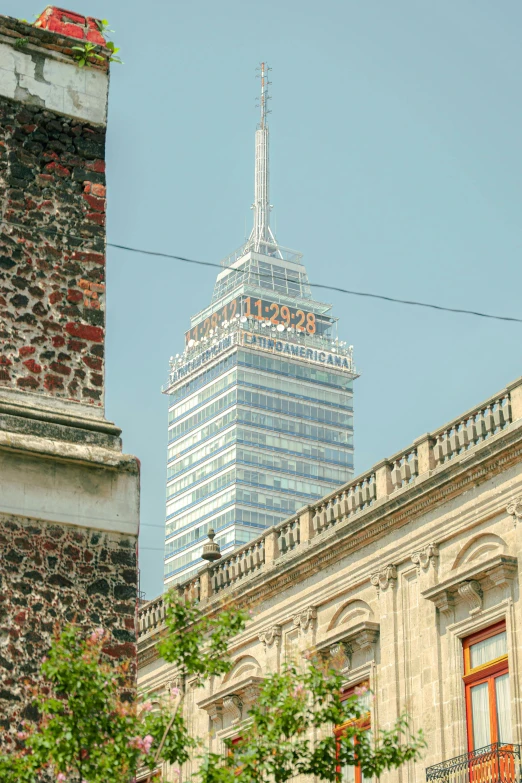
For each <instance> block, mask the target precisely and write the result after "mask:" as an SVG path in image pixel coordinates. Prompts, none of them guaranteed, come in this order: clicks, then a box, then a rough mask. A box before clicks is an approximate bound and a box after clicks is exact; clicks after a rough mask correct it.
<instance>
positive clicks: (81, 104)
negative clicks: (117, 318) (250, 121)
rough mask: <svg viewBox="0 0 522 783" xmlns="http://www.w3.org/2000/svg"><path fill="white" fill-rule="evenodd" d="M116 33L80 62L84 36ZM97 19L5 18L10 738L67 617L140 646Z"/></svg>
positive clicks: (133, 472) (1, 377)
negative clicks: (110, 340) (117, 397)
mask: <svg viewBox="0 0 522 783" xmlns="http://www.w3.org/2000/svg"><path fill="white" fill-rule="evenodd" d="M79 41H80V42H84V43H85V42H87V41H88V42H89V43H94V44H99V45H100V52H101V55H100V56H101V57H103V58H105V59H104V60H102V61H98V64H94V65H92V67H90V68H85V69H80V68H79V67H78V64H77V62H76V60H75V58H74V50H73V49H72V47H73V46H74V45H77V44H78V42H79ZM103 44H104V41H103V38H101V36H100V32H99V27H98V23H97V20H95V19H91V18H89V17H85V16H81V15H79V14H77V13H72V12H67V11H63V10H62V9H57V8H53V7H50V6H49V7H48V8H47V9H46V10H45V12H44V13H43V14H42V16H41V17H40V19H39V20H38V21H37V22H36V24H35V25H30V24H26V23H24V22H21V21H19V20H18V19H11V18H8V17H5V16H0V199H1V208H2V212H1V215H2V218H1V243H0V748H1V750H2V751H8V750H12V749H14V748H15V747H16V745H17V743H18V742H19V739H18V738H17V731H19V730H21V729H22V721H23V720H24V719H27V720H32V719H35V718H36V717H37V712H36V709H35V707H34V706H33V705H32V702H33V697H32V694H31V690H30V687H31V685H32V684H34V682H35V681H36V679H37V678H38V671H39V666H40V662H41V660H42V658H43V656H44V655H45V653H46V652H47V650H48V648H49V645H50V642H51V639H52V636H53V632H54V628H55V626H56V625H58V626H60V627H63V626H64V625H65V624H67V623H71V622H74V623H77V624H79V625H81V626H82V627H84V628H85V629H86V630H88V629H90V630H93V629H94V628H96V627H98V626H102V627H103V628H105V629H107V630H108V631H110V639H109V640H108V642H107V645H106V650H105V651H106V653H107V654H108V655H109V656H112V657H114V658H119V657H126V658H130V659H131V660H132V665H133V666H134V665H135V658H136V634H135V620H136V600H137V594H136V592H137V565H136V549H137V535H138V522H139V465H138V461H137V460H136V458H135V457H132V456H129V455H126V454H122V444H121V439H120V434H121V431H120V429H119V428H118V427H117V426H116V425H115V424H113V423H112V422H110V421H108V420H107V419H106V418H105V406H104V348H105V203H106V202H105V134H106V127H107V97H108V85H109V75H108V69H109V64H108V60H107V58H108V57H109V56H110V52H109V51H108V50H107V49H105V48H104V47H103Z"/></svg>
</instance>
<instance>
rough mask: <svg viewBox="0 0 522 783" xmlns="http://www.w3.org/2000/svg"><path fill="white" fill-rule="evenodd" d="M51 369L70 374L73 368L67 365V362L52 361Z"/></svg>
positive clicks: (62, 373)
mask: <svg viewBox="0 0 522 783" xmlns="http://www.w3.org/2000/svg"><path fill="white" fill-rule="evenodd" d="M49 369H50V370H52V371H53V372H58V373H60V375H70V374H71V368H70V367H67V365H66V364H62V362H51V364H50V365H49Z"/></svg>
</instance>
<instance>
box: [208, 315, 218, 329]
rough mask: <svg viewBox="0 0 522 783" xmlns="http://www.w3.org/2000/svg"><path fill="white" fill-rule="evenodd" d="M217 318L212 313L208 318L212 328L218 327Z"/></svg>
mask: <svg viewBox="0 0 522 783" xmlns="http://www.w3.org/2000/svg"><path fill="white" fill-rule="evenodd" d="M218 321H219V316H218V314H217V313H212V316H211V318H210V323H211V324H212V328H213V329H215V328H216V326H217V325H218Z"/></svg>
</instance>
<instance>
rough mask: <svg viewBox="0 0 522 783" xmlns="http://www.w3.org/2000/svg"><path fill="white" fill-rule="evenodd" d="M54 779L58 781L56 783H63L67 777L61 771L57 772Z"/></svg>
mask: <svg viewBox="0 0 522 783" xmlns="http://www.w3.org/2000/svg"><path fill="white" fill-rule="evenodd" d="M56 780H57V781H58V783H63V782H64V780H67V778H66V776H65V775H64V773H63V772H59V773H58V775H57V776H56Z"/></svg>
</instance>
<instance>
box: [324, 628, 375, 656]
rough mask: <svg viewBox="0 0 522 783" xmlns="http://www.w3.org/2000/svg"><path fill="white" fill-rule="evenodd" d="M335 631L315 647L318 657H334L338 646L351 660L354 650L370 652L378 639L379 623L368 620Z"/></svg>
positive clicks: (337, 651)
mask: <svg viewBox="0 0 522 783" xmlns="http://www.w3.org/2000/svg"><path fill="white" fill-rule="evenodd" d="M335 630H336V632H335V633H333V634H329V635H328V636H327V637H326V639H323V640H322V641H321V642H320V643H319V644H318V645H317V647H316V649H317V652H318V653H319V654H320V655H336V654H338V653H339V652H340V650H339V649H337V647H338V645H342V649H343V651H344V652H345V653H346V654H347V657H349V658H351V656H352V655H353V653H354V652H355V651H356V650H371V649H372V648H373V646H374V645H375V643H376V642H377V639H378V638H379V623H372V622H370V621H369V620H363V621H362V622H360V623H357V624H356V625H352V626H351V627H345V628H343V627H341V628H338V629H335ZM348 653H349V655H348Z"/></svg>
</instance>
